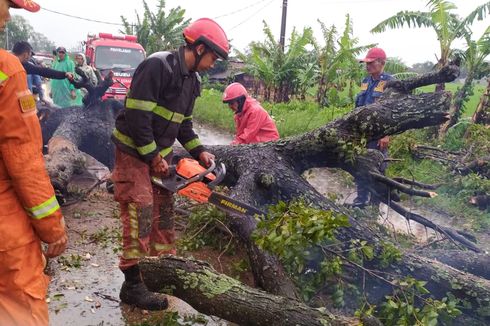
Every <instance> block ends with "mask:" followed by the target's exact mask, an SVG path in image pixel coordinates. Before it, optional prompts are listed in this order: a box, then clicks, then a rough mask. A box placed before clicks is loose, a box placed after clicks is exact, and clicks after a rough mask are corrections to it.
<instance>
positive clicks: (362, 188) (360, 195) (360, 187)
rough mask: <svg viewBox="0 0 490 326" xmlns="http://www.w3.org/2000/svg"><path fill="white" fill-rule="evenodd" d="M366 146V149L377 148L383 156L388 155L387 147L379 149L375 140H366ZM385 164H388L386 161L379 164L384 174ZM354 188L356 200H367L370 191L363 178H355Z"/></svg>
mask: <svg viewBox="0 0 490 326" xmlns="http://www.w3.org/2000/svg"><path fill="white" fill-rule="evenodd" d="M367 148H368V149H377V150H378V151H380V152H381V153H382V154H383V156H384V157H385V158H387V157H388V150H387V149H384V150H380V149H379V146H378V141H377V140H371V141H370V142H368V143H367ZM387 166H388V164H387V163H386V162H383V163H382V164H381V166H380V169H379V171H380V172H381V173H382V174H384V173H385V170H386V168H387ZM356 188H357V198H356V201H361V202H367V201H368V200H369V193H370V192H369V187H368V184H367V183H366V182H365V181H363V180H356Z"/></svg>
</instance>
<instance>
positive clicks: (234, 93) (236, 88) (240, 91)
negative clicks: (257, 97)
mask: <svg viewBox="0 0 490 326" xmlns="http://www.w3.org/2000/svg"><path fill="white" fill-rule="evenodd" d="M241 96H245V97H246V96H248V93H247V90H246V89H245V87H243V85H242V84H240V83H232V84H230V85H228V87H226V89H225V92H224V93H223V103H228V102H231V101H233V100H235V99H237V98H239V97H241Z"/></svg>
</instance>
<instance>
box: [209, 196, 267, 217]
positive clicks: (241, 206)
mask: <svg viewBox="0 0 490 326" xmlns="http://www.w3.org/2000/svg"><path fill="white" fill-rule="evenodd" d="M208 202H209V203H211V204H213V205H215V206H216V207H218V208H219V209H221V210H222V211H224V212H226V213H230V214H238V215H242V216H243V215H247V216H252V217H259V216H262V215H264V216H265V215H266V214H265V213H264V212H262V211H261V210H259V209H257V208H255V207H253V206H250V205H247V204H245V203H242V202H240V201H238V200H235V199H232V198H230V197H228V196H225V195H222V194H219V193H216V192H213V193H211V196H209V198H208Z"/></svg>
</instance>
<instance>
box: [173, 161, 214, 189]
mask: <svg viewBox="0 0 490 326" xmlns="http://www.w3.org/2000/svg"><path fill="white" fill-rule="evenodd" d="M215 168H216V163H215V162H214V160H211V165H210V166H209V167H208V168H207V169H206V170H204V171H202V172H201V173H199V174H196V175H195V176H193V177H192V178H190V179H187V180H186V182H185V183H183V184H181V185H179V186H178V190H180V189H182V188H185V187H187V186H188V185H189V184H191V183H193V182H196V181H201V180H202V179H204V177H205V176H207V175H208V174H209V173H212V172H213V171H214V169H215Z"/></svg>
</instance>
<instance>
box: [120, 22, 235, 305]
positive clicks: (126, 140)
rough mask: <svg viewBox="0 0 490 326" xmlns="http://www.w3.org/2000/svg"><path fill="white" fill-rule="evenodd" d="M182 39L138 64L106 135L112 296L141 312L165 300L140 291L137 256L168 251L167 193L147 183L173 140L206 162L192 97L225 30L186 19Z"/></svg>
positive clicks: (224, 49)
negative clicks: (112, 225)
mask: <svg viewBox="0 0 490 326" xmlns="http://www.w3.org/2000/svg"><path fill="white" fill-rule="evenodd" d="M183 36H184V39H185V42H186V44H185V45H184V46H181V47H180V48H179V49H178V51H174V52H157V53H154V54H152V55H151V56H149V57H148V58H147V59H145V60H144V61H143V62H142V63H141V64H140V65H139V66H138V68H137V69H136V71H135V73H134V76H133V80H132V83H131V88H130V90H129V92H128V95H127V97H126V101H125V109H124V110H123V111H122V112H121V113H120V114H119V116H118V118H117V120H116V128H115V129H114V132H113V136H112V139H113V141H114V142H115V144H116V162H115V167H114V171H113V174H112V179H113V181H114V184H115V193H114V198H115V200H116V201H118V202H119V204H120V210H121V220H122V224H123V252H122V255H121V257H120V263H119V267H120V269H121V270H122V272H123V273H124V276H125V281H124V283H123V285H122V288H121V292H120V298H121V301H122V302H125V303H127V304H131V305H135V306H137V307H139V308H142V309H147V310H161V309H165V308H166V307H167V305H168V303H167V300H166V298H165V297H164V296H163V295H159V294H156V293H151V292H149V291H148V289H147V288H146V286H145V285H144V283H143V281H142V279H141V275H140V270H139V267H138V260H139V259H140V258H142V257H144V256H147V255H152V256H155V255H162V254H175V246H174V240H175V230H174V220H173V218H174V217H173V195H172V193H170V192H168V191H166V190H163V189H161V188H157V187H153V186H152V184H151V181H150V175H152V174H153V175H156V176H165V175H167V173H168V163H169V162H170V159H171V157H172V144H173V143H174V141H175V140H176V139H177V140H178V141H179V142H180V143H181V144H182V145H183V146H184V148H185V149H186V150H187V151H188V152H189V153H190V154H191V155H192V156H193V157H194V158H196V159H198V160H200V161H201V162H202V163H203V164H204V165H206V166H208V165H209V164H210V163H211V160H213V159H214V155H212V154H211V153H209V152H207V151H206V150H205V148H204V147H203V146H202V145H201V143H200V141H199V138H198V136H197V135H196V134H195V133H194V131H193V128H192V110H193V107H194V101H195V99H196V98H197V97H198V96H199V95H200V77H199V74H198V72H201V71H205V70H207V69H209V68H211V67H213V65H214V62H215V61H216V60H217V59H218V58H221V59H225V60H226V59H227V58H228V51H229V45H228V39H227V37H226V34H225V32H224V31H223V29H222V28H221V27H220V26H219V25H218V24H217V23H216V22H214V21H213V20H211V19H208V18H201V19H198V20H196V21H194V22H193V23H191V24H190V25H189V26H187V27H186V28H185V29H184V31H183Z"/></svg>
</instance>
